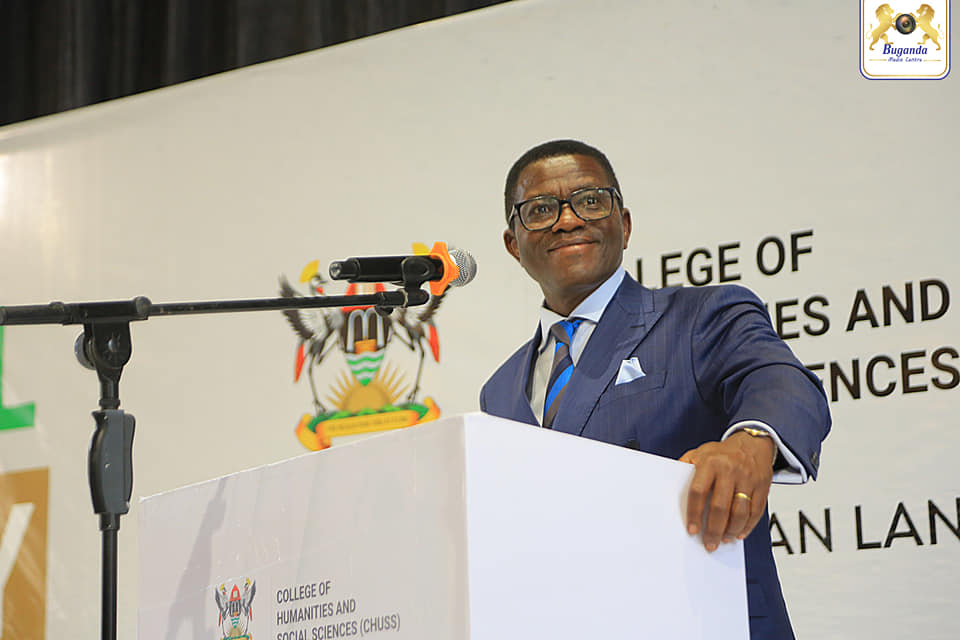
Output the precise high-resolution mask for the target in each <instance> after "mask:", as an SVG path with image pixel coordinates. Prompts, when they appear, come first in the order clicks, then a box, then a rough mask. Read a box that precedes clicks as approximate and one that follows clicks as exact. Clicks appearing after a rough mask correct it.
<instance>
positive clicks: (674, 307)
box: [480, 140, 830, 640]
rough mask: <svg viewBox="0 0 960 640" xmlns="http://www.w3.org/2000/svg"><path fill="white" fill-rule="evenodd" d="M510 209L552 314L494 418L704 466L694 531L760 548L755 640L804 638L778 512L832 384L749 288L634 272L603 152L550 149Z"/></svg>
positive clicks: (514, 189)
mask: <svg viewBox="0 0 960 640" xmlns="http://www.w3.org/2000/svg"><path fill="white" fill-rule="evenodd" d="M504 199H505V211H506V217H507V229H506V230H505V231H504V232H503V239H504V244H505V245H506V248H507V251H508V252H509V253H510V255H512V256H513V257H514V258H516V260H517V261H518V262H519V263H520V265H521V266H522V267H523V268H524V270H526V272H527V273H528V274H529V275H530V277H532V278H533V279H534V280H535V281H536V282H537V283H538V284H539V285H540V288H541V290H542V291H543V298H544V301H543V307H542V308H541V313H540V316H541V319H540V324H539V326H538V327H537V331H536V334H535V335H534V337H533V339H532V340H530V341H529V342H527V343H526V344H525V345H523V346H522V347H521V348H520V349H519V350H518V351H517V352H516V353H514V354H513V355H512V356H511V357H510V358H509V359H508V360H507V361H506V362H505V363H504V364H503V365H502V366H501V367H500V368H499V369H498V370H497V371H496V372H495V373H494V374H493V376H492V377H491V378H490V380H488V381H487V383H486V384H485V385H484V387H483V389H482V391H481V393H480V405H481V408H482V409H483V411H485V412H487V413H490V414H492V415H496V416H500V417H504V418H509V419H512V420H518V421H521V422H526V423H529V424H532V425H541V426H547V427H549V428H553V429H555V430H558V431H563V432H566V433H572V434H577V435H581V436H583V437H586V438H592V439H595V440H602V441H604V442H609V443H612V444H616V445H622V446H628V447H632V448H635V449H639V450H642V451H647V452H650V453H655V454H658V455H662V456H667V457H670V458H675V459H679V460H681V461H684V462H689V463H691V464H693V465H695V467H696V470H695V473H694V477H693V480H692V483H691V487H690V492H689V495H688V500H687V503H688V507H687V514H686V523H687V532H688V533H689V534H690V535H698V534H699V535H702V540H703V544H704V546H705V547H706V549H707V551H714V550H716V549H717V547H718V545H720V544H723V543H728V542H732V541H733V540H735V539H740V540H744V555H745V563H746V575H747V603H748V607H749V614H750V633H751V637H752V638H754V639H760V638H763V639H765V640H779V639H781V638H783V639H786V638H793V637H794V636H793V631H792V629H791V627H790V621H789V618H788V616H787V610H786V606H785V605H784V602H783V595H782V593H781V589H780V581H779V578H778V577H777V569H776V566H775V564H774V560H773V553H772V550H771V541H770V531H769V519H768V514H767V509H766V503H767V495H768V493H769V490H770V485H771V483H772V482H773V481H774V480H776V481H777V482H794V483H800V482H804V481H806V480H807V479H808V478H815V477H816V473H817V468H818V465H819V455H820V443H821V441H822V440H823V439H824V438H825V437H826V435H827V432H828V431H829V429H830V415H829V410H828V407H827V401H826V398H825V396H824V393H823V389H822V385H821V383H820V381H819V380H818V379H817V378H816V377H815V376H814V375H813V374H812V373H810V372H809V371H808V370H807V369H805V368H804V367H803V365H801V364H800V362H799V361H798V360H797V359H796V357H795V356H794V355H793V353H792V352H791V351H790V349H789V348H788V347H787V346H786V344H784V342H783V341H782V340H781V339H780V338H779V337H778V336H777V335H776V333H775V332H774V330H773V328H772V327H771V325H770V320H769V317H768V315H767V313H766V310H765V309H764V307H763V305H762V303H761V302H760V301H759V300H758V299H757V298H756V296H754V295H753V294H752V293H750V292H749V291H747V290H746V289H744V288H742V287H736V286H721V287H701V288H671V289H659V290H650V289H647V288H646V287H643V286H642V285H640V284H638V283H637V282H636V281H634V280H633V279H632V278H631V277H630V276H629V275H628V274H627V273H626V272H625V271H624V270H623V268H622V267H621V262H622V258H623V250H624V249H625V248H626V247H627V242H628V241H629V239H630V231H631V225H632V223H631V219H630V211H629V210H628V209H626V208H625V207H624V206H623V199H622V196H621V190H620V185H619V183H618V182H617V178H616V175H615V173H614V171H613V167H612V166H611V165H610V162H609V161H608V160H607V158H606V156H604V154H603V153H601V152H600V151H598V150H597V149H595V148H593V147H590V146H589V145H586V144H583V143H582V142H578V141H574V140H556V141H552V142H547V143H544V144H542V145H539V146H537V147H534V148H533V149H531V150H529V151H527V152H526V153H525V154H524V155H523V156H521V157H520V158H519V159H518V160H517V162H516V163H515V164H514V166H513V168H512V169H511V170H510V172H509V174H508V176H507V183H506V189H505V192H504ZM560 321H564V323H563V324H558V323H560ZM554 325H557V328H555V329H554V328H552V327H553V326H554ZM704 517H705V518H706V519H705V524H703V523H704Z"/></svg>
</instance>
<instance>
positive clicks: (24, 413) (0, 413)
mask: <svg viewBox="0 0 960 640" xmlns="http://www.w3.org/2000/svg"><path fill="white" fill-rule="evenodd" d="M32 426H33V403H32V402H26V403H24V404H20V405H17V406H15V407H5V406H3V327H0V431H3V430H4V429H20V428H22V427H32Z"/></svg>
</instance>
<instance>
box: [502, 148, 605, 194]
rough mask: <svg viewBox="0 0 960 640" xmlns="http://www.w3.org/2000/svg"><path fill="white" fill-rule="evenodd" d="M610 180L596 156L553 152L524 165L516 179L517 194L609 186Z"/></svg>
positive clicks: (547, 192)
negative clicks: (547, 156)
mask: <svg viewBox="0 0 960 640" xmlns="http://www.w3.org/2000/svg"><path fill="white" fill-rule="evenodd" d="M609 180H610V178H609V177H608V176H607V171H606V170H605V169H604V167H603V165H602V164H600V162H598V161H597V160H596V159H595V158H591V157H590V156H585V155H579V154H565V155H559V156H551V157H549V158H541V159H539V160H536V161H535V162H531V163H530V164H529V165H527V166H526V167H524V168H523V170H522V171H521V172H520V175H519V176H518V179H517V188H516V196H517V197H518V198H520V197H529V195H544V194H555V192H556V191H557V190H565V191H569V190H575V189H578V188H581V187H597V186H607V182H609ZM533 191H538V192H543V193H532V192H533ZM528 194H529V195H528Z"/></svg>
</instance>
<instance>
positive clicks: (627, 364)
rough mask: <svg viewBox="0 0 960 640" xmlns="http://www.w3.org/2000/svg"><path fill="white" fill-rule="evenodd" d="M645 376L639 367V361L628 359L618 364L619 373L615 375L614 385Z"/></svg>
mask: <svg viewBox="0 0 960 640" xmlns="http://www.w3.org/2000/svg"><path fill="white" fill-rule="evenodd" d="M645 375H647V374H645V373H644V372H643V367H641V366H640V361H639V360H637V359H636V358H630V359H629V360H624V361H623V362H621V363H620V373H618V374H617V382H616V384H626V383H627V382H633V381H634V380H636V379H637V378H642V377H643V376H645Z"/></svg>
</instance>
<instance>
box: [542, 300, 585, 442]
mask: <svg viewBox="0 0 960 640" xmlns="http://www.w3.org/2000/svg"><path fill="white" fill-rule="evenodd" d="M581 322H583V318H575V319H574V320H561V321H560V322H558V323H556V324H555V325H553V326H552V327H550V335H552V336H553V339H554V340H555V341H556V345H555V346H554V351H553V367H552V368H551V369H550V378H549V380H547V397H546V399H545V400H544V402H543V426H544V428H545V429H551V428H553V419H554V418H555V417H556V416H557V409H558V408H559V407H560V400H561V399H563V393H564V390H565V389H566V388H567V383H568V382H569V381H570V376H571V375H573V359H572V358H571V357H570V341H571V340H573V334H574V333H576V332H577V327H579V326H580V323H581Z"/></svg>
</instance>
